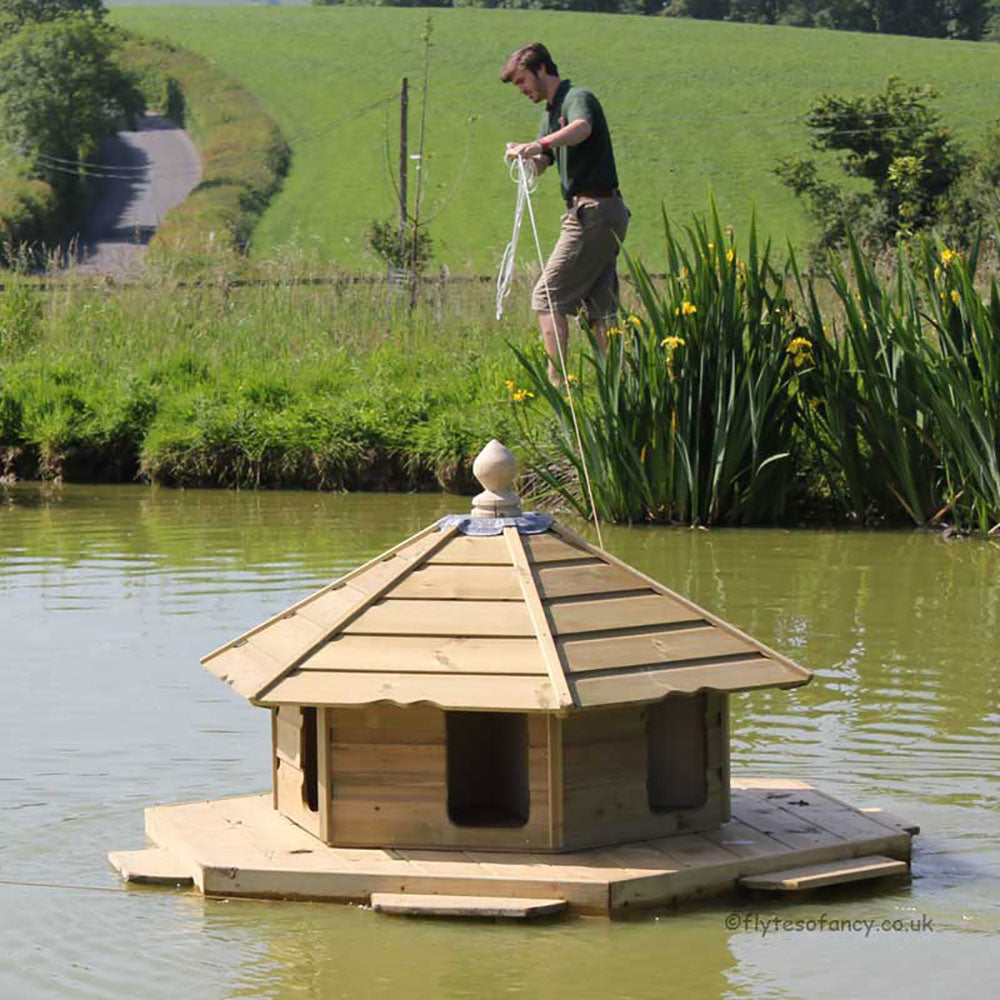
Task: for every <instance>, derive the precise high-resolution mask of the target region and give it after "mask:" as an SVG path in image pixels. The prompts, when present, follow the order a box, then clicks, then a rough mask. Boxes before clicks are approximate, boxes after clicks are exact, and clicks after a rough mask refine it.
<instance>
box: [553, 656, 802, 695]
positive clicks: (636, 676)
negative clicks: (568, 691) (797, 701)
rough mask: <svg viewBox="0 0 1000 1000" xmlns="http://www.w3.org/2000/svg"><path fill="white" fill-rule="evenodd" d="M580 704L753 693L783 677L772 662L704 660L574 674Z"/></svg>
mask: <svg viewBox="0 0 1000 1000" xmlns="http://www.w3.org/2000/svg"><path fill="white" fill-rule="evenodd" d="M571 681H572V686H573V688H574V689H575V690H576V693H577V697H578V698H579V701H580V705H581V706H586V707H588V708H596V707H599V706H602V705H615V704H621V703H622V702H626V701H654V700H657V699H659V698H662V697H663V696H664V695H666V694H670V693H672V692H676V693H679V694H694V693H696V692H698V691H704V690H715V691H727V692H729V691H752V690H754V689H755V688H760V687H773V686H774V685H775V684H781V683H783V681H782V674H781V671H780V669H779V668H778V667H776V666H775V665H774V664H773V663H772V662H771V661H770V660H766V659H764V658H763V657H757V656H748V657H746V658H745V659H744V658H741V659H739V660H723V661H721V662H719V661H712V660H701V661H698V662H696V663H692V664H690V665H686V666H681V665H673V664H672V665H666V666H663V667H659V668H649V667H638V668H625V669H622V670H620V671H617V672H614V673H607V674H597V675H596V676H593V675H591V674H587V673H582V674H581V673H576V674H572V675H571Z"/></svg>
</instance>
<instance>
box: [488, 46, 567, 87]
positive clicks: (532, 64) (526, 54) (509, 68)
mask: <svg viewBox="0 0 1000 1000" xmlns="http://www.w3.org/2000/svg"><path fill="white" fill-rule="evenodd" d="M522 68H523V69H526V70H527V71H528V72H529V73H534V74H535V76H537V75H538V71H539V70H540V69H544V70H545V72H546V73H548V74H549V76H558V75H559V70H558V69H556V64H555V63H554V62H553V61H552V56H550V55H549V50H548V49H547V48H546V47H545V46H544V45H542V43H541V42H532V43H531V44H530V45H522V46H521V47H520V48H519V49H518V50H517V51H516V52H513V53H511V56H510V58H509V59H508V60H507V61H506V62H505V63H504V65H503V70H502V71H501V73H500V79H501V80H502V81H503V82H504V83H510V81H511V80H513V79H514V74H515V73H516V72H517V71H518V70H519V69H522Z"/></svg>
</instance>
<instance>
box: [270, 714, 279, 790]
mask: <svg viewBox="0 0 1000 1000" xmlns="http://www.w3.org/2000/svg"><path fill="white" fill-rule="evenodd" d="M271 808H272V809H275V810H277V808H278V709H277V708H272V709H271Z"/></svg>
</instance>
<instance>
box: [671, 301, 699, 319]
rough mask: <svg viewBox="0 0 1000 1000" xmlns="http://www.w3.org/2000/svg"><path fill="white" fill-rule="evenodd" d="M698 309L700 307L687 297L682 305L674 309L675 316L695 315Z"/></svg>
mask: <svg viewBox="0 0 1000 1000" xmlns="http://www.w3.org/2000/svg"><path fill="white" fill-rule="evenodd" d="M697 311H698V307H697V306H696V305H695V304H694V303H693V302H688V300H687V299H685V300H684V301H683V302H682V303H681V304H680V306H679V307H678V308H677V309H675V310H674V315H675V316H693V315H694V314H695V313H696V312H697Z"/></svg>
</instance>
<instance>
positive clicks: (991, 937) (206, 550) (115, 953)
mask: <svg viewBox="0 0 1000 1000" xmlns="http://www.w3.org/2000/svg"><path fill="white" fill-rule="evenodd" d="M466 503H467V502H466V501H463V500H456V499H455V498H443V497H431V496H384V495H363V496H358V495H352V496H337V495H323V494H312V493H221V492H215V491H165V490H148V489H145V488H141V487H135V488H131V487H113V488H100V487H68V486H67V487H62V488H59V487H52V486H47V487H38V486H33V485H22V486H16V487H8V488H0V630H2V635H3V637H4V639H5V642H4V647H3V652H4V657H3V667H2V674H0V676H2V682H3V703H4V715H3V718H4V730H3V731H4V750H5V753H4V756H3V761H2V763H0V803H2V809H0V816H2V817H3V826H2V828H0V829H2V833H3V836H2V837H0V912H2V913H3V914H4V915H5V916H8V915H11V914H16V920H11V919H9V918H8V919H6V920H4V921H3V922H0V996H4V997H32V998H33V997H60V998H62V997H70V996H72V997H76V996H80V997H100V998H117V997H144V998H145V997H160V996H163V997H168V996H169V997H176V996H177V995H185V996H192V997H202V996H204V997H220V996H234V997H286V996H293V995H294V996H306V997H317V998H333V997H358V996H371V997H374V998H379V997H387V998H388V997H393V998H396V997H401V996H411V995H418V996H419V995H425V996H427V997H434V998H438V997H440V998H448V1000H451V998H460V997H494V996H496V997H500V996H504V997H507V996H510V995H514V996H523V997H540V996H544V997H553V998H559V997H566V998H569V997H574V998H581V997H621V998H642V1000H645V998H654V997H655V998H660V997H663V996H666V995H668V994H677V995H681V996H698V997H712V996H753V997H770V996H774V997H797V996H809V997H813V996H815V997H827V996H829V997H834V996H845V995H850V996H875V995H877V992H878V994H880V993H881V992H882V990H881V988H880V987H879V983H880V982H884V979H883V977H884V975H885V972H886V970H887V969H891V970H892V975H893V977H894V980H895V982H896V983H897V984H898V985H899V986H900V988H901V989H907V988H909V990H910V991H911V992H914V991H915V990H916V989H917V988H919V989H920V992H921V994H922V995H934V996H937V995H940V996H945V995H948V996H954V995H963V994H965V993H971V992H972V991H973V990H976V991H977V993H978V992H981V991H982V986H983V985H985V984H988V983H991V982H994V983H995V982H996V979H997V974H996V973H995V971H994V969H995V963H993V962H991V961H990V959H989V957H988V956H991V955H992V954H993V952H994V951H995V949H996V946H997V942H996V940H995V939H996V938H997V937H998V936H1000V908H998V900H1000V891H998V890H1000V881H998V878H1000V819H998V817H997V804H998V798H1000V781H998V777H997V775H998V772H1000V766H998V765H1000V750H998V744H997V738H998V735H1000V705H998V687H1000V683H998V682H1000V657H998V655H997V638H996V637H997V634H998V624H1000V623H998V618H1000V547H998V546H997V545H995V544H991V543H988V542H981V541H944V540H942V539H940V538H939V537H938V536H936V535H924V534H918V533H886V534H865V533H834V532H786V531H736V530H733V531H712V532H703V531H687V530H679V529H662V528H656V529H654V528H632V529H626V528H606V529H604V533H605V540H606V543H607V545H608V548H609V549H611V550H612V551H613V552H614V553H615V554H616V555H618V556H620V557H622V558H623V559H625V560H627V561H628V562H631V563H633V564H634V565H635V566H637V567H638V568H640V569H642V570H643V571H645V572H647V573H649V574H651V575H652V576H655V577H657V578H658V579H660V580H662V581H663V582H664V583H666V584H667V585H668V586H670V587H673V588H674V589H676V590H679V591H680V592H682V593H684V594H686V595H688V596H690V597H691V598H692V599H693V600H695V601H697V602H698V603H700V604H703V605H705V606H706V607H708V608H710V609H711V610H713V611H715V612H717V613H719V614H720V615H722V616H723V617H724V618H726V619H728V620H730V621H732V622H734V623H736V624H738V625H739V626H741V627H742V628H744V629H745V630H747V631H749V632H750V633H751V634H753V635H754V636H756V637H758V638H759V639H761V640H762V641H764V642H765V643H767V644H769V645H771V646H772V647H774V648H775V649H777V650H779V651H781V652H783V653H786V654H787V655H789V656H791V657H793V658H794V659H796V660H798V661H799V662H801V663H802V664H804V665H805V666H807V667H809V668H810V669H812V670H813V671H814V672H815V678H814V681H813V683H812V684H810V685H809V686H807V687H805V688H802V689H798V690H796V691H793V692H761V693H757V694H748V695H742V696H739V697H737V698H736V699H735V706H734V707H735V711H734V724H733V755H734V768H737V769H743V770H747V771H752V772H754V773H757V774H781V775H787V776H794V777H802V778H805V779H809V780H813V781H816V782H817V783H818V784H819V785H820V786H821V787H823V788H824V789H826V790H828V791H830V792H832V793H834V794H837V795H839V796H841V797H843V798H846V799H848V800H849V801H851V802H853V803H855V804H859V805H880V806H883V807H885V808H889V809H892V810H894V811H895V812H897V813H899V814H900V815H903V816H905V817H907V818H909V819H913V820H915V821H916V822H918V823H919V824H920V825H921V827H922V830H923V832H922V834H921V836H920V837H919V838H918V839H917V841H916V849H917V854H916V859H915V864H914V872H915V876H916V877H915V879H914V881H913V882H912V884H911V885H909V886H905V885H903V886H901V885H898V884H897V885H892V886H888V887H881V888H878V889H877V890H871V889H862V888H853V889H850V888H847V889H844V890H841V891H839V892H836V893H834V894H832V895H826V896H816V897H809V898H807V899H805V900H798V901H792V902H788V901H783V902H780V903H776V902H774V901H772V900H769V899H766V898H765V899H762V900H754V901H749V902H747V901H744V902H743V903H741V904H740V905H739V912H740V913H741V914H745V913H749V912H751V911H753V910H754V909H756V910H759V911H761V912H762V913H763V914H764V915H769V914H775V913H777V914H778V915H780V916H781V917H782V918H790V919H806V918H818V917H819V916H820V915H821V914H826V915H827V916H828V917H829V916H837V917H841V918H842V919H843V918H847V917H857V918H871V919H875V918H878V919H882V918H897V917H900V916H905V917H909V916H910V915H913V914H916V915H918V916H919V915H921V914H927V915H928V916H929V917H930V918H931V919H932V921H933V923H934V927H935V930H934V931H933V932H925V933H922V934H912V933H911V934H906V933H896V934H892V933H882V934H881V935H879V934H874V935H872V934H870V935H869V936H868V937H866V936H865V934H864V933H863V932H862V933H853V932H851V933H844V932H840V933H833V934H831V933H825V934H824V933H818V932H817V933H812V934H810V933H805V932H795V931H792V930H789V931H774V932H772V933H768V934H766V936H765V935H762V934H761V933H759V932H755V931H753V930H749V929H739V930H736V931H732V930H728V929H726V926H725V916H726V913H727V910H728V909H729V908H730V904H724V905H714V906H710V907H708V908H702V909H698V910H692V911H690V912H684V913H683V914H681V915H679V916H673V915H667V914H663V915H654V914H650V915H645V916H642V917H640V918H637V919H633V920H630V921H628V922H624V923H609V922H607V921H603V920H573V921H569V922H561V923H555V924H548V925H543V926H538V927H529V928H525V927H509V926H502V925H481V924H465V923H450V922H445V923H428V922H413V921H406V920H393V919H386V918H380V917H376V916H374V915H373V914H371V913H370V912H368V911H366V910H364V909H362V908H358V907H339V906H330V905H326V906H324V905H315V904H311V905H310V904H290V903H257V902H247V901H233V902H224V901H206V900H203V899H201V898H200V897H197V896H195V895H191V894H177V893H173V892H166V891H158V890H153V891H150V890H141V889H139V890H136V889H131V890H125V889H122V888H121V887H120V886H119V884H118V882H117V880H116V877H115V876H114V873H113V872H111V871H110V869H109V868H108V866H107V864H106V862H105V860H104V855H105V852H106V851H107V850H109V849H111V848H127V847H133V846H134V847H138V846H140V845H141V844H142V815H141V812H142V807H143V806H144V805H149V804H154V803H157V802H170V801H181V800H184V799H193V798H200V797H214V796H218V795H224V794H236V793H242V792H246V791H251V790H254V789H257V788H260V787H263V785H264V784H265V783H266V780H267V775H268V773H269V767H268V727H267V717H266V714H265V713H264V712H262V711H260V710H255V709H253V708H251V707H250V706H248V705H247V704H246V703H245V702H244V701H243V700H242V699H240V698H238V697H237V696H235V695H234V694H233V693H232V692H231V691H229V690H228V689H226V688H225V687H224V686H223V685H221V684H219V682H218V681H216V680H215V679H213V678H212V677H210V676H209V675H208V674H206V673H205V672H203V671H202V670H201V669H200V667H199V666H198V662H197V661H198V657H199V656H201V655H202V654H204V653H205V652H207V651H208V650H210V649H212V648H214V647H215V646H217V645H219V644H220V643H222V642H225V641H227V640H228V639H230V638H232V637H233V636H234V635H235V634H237V633H238V632H239V631H241V630H243V629H244V628H246V627H248V626H250V625H253V624H256V623H257V622H259V621H261V620H263V619H264V618H265V617H267V616H269V615H270V614H272V613H274V612H275V611H277V610H280V609H281V608H283V607H285V606H287V605H288V604H291V603H292V602H293V601H294V600H296V599H298V598H299V597H301V596H302V595H303V594H305V593H308V592H309V591H311V590H313V589H315V588H317V587H319V586H322V585H323V584H325V583H326V582H328V581H329V580H330V579H332V578H333V577H335V576H338V575H340V574H341V573H343V572H345V571H346V570H348V569H350V568H352V567H354V566H356V565H358V564H359V563H360V562H362V561H364V560H365V559H367V558H369V557H371V556H373V555H375V554H377V553H378V552H380V551H382V550H383V549H385V548H388V547H389V546H391V545H393V544H395V543H396V542H398V541H399V540H400V539H401V538H403V537H405V536H406V535H408V534H411V533H413V532H414V531H416V530H418V529H419V528H421V527H423V526H424V525H426V524H427V523H429V522H430V521H432V520H434V519H436V518H437V517H439V516H440V515H441V514H443V513H448V512H452V511H455V510H462V509H464V507H465V506H466ZM15 883H16V884H15ZM40 884H44V886H47V887H42V886H41V885H40ZM56 885H61V886H67V888H54V887H52V886H56ZM72 886H77V887H86V889H81V888H69V887H72ZM990 941H993V943H992V944H991V943H990Z"/></svg>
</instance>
